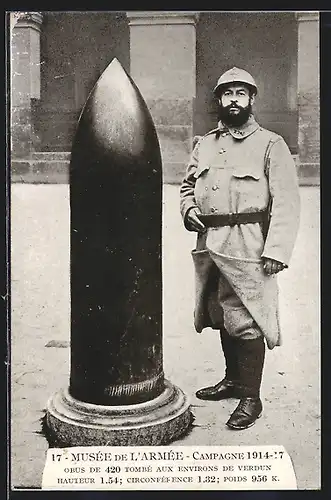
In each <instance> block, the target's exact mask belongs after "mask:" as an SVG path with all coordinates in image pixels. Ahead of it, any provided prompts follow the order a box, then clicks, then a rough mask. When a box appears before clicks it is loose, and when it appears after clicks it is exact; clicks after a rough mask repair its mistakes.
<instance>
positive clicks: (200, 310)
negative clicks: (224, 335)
mask: <svg viewBox="0 0 331 500" xmlns="http://www.w3.org/2000/svg"><path fill="white" fill-rule="evenodd" d="M192 207H198V208H199V209H200V210H201V212H202V213H203V214H229V213H236V212H256V211H265V213H266V218H265V223H264V224H260V223H253V224H244V225H239V226H233V227H230V226H224V227H217V228H208V229H207V232H206V233H204V234H198V237H197V244H196V248H195V249H194V250H193V251H192V257H193V262H194V266H195V279H196V301H195V310H194V324H195V328H196V330H197V332H201V331H202V330H203V329H204V328H205V327H207V326H211V327H212V328H222V327H223V326H224V325H223V321H222V318H223V311H222V308H221V306H220V304H219V303H218V301H217V286H219V283H218V284H217V281H218V280H217V273H218V272H220V273H221V275H222V276H223V277H225V278H226V280H227V281H228V283H229V284H230V285H231V287H232V288H233V290H234V291H235V293H236V294H237V295H238V297H239V298H240V300H241V301H242V303H243V304H244V306H245V307H246V308H247V309H248V311H249V312H250V314H251V316H252V317H253V319H254V320H255V321H256V323H257V325H258V326H259V327H260V329H261V331H262V333H263V335H264V337H265V338H266V342H267V345H268V347H269V348H270V349H272V348H273V347H274V346H275V345H280V344H281V336H280V328H279V316H278V286H277V277H276V276H275V275H271V276H268V275H266V273H265V272H264V269H263V265H262V259H261V257H269V258H271V259H275V260H277V261H279V262H282V263H284V264H285V266H286V267H287V266H288V264H289V262H290V258H291V254H292V251H293V247H294V243H295V240H296V236H297V231H298V227H299V215H300V198H299V187H298V178H297V173H296V168H295V163H294V161H293V158H292V155H291V153H290V151H289V148H288V146H287V145H286V143H285V141H284V139H283V138H282V137H281V136H279V135H277V134H275V133H274V132H271V131H269V130H266V129H264V128H262V127H261V126H259V124H258V123H257V122H256V121H255V119H254V117H253V116H252V115H251V116H250V118H249V120H248V122H247V123H246V124H245V125H244V126H242V127H239V128H227V127H225V126H224V125H223V124H222V123H221V122H220V123H219V127H218V128H217V129H215V130H212V131H210V132H209V133H207V134H206V135H205V136H203V137H202V138H200V139H199V141H198V142H197V144H196V146H195V147H194V150H193V153H192V155H191V158H190V161H189V164H188V167H187V171H186V175H185V177H184V179H183V182H182V185H181V188H180V210H181V215H182V217H183V220H184V224H185V227H186V228H187V229H189V230H190V227H189V226H188V224H187V220H186V214H187V212H188V210H189V209H190V208H192Z"/></svg>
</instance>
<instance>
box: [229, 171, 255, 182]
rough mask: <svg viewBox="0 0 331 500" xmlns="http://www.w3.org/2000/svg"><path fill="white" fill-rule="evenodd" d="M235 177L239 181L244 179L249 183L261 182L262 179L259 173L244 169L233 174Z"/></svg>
mask: <svg viewBox="0 0 331 500" xmlns="http://www.w3.org/2000/svg"><path fill="white" fill-rule="evenodd" d="M232 175H233V177H235V178H237V179H244V180H247V181H250V180H251V181H259V180H260V178H261V175H260V173H259V172H254V171H252V170H247V169H242V170H239V169H238V170H236V169H235V170H234V171H233V172H232Z"/></svg>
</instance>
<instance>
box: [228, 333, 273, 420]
mask: <svg viewBox="0 0 331 500" xmlns="http://www.w3.org/2000/svg"><path fill="white" fill-rule="evenodd" d="M237 356H238V371H239V383H240V385H239V387H238V389H237V391H238V393H239V394H240V398H241V399H240V401H239V404H238V406H237V408H236V409H235V410H234V412H233V413H232V415H231V417H230V418H229V420H228V421H227V423H226V425H227V426H228V427H230V428H231V429H247V428H248V427H251V426H252V425H254V424H255V422H256V420H257V419H258V418H259V417H260V416H261V414H262V401H261V399H260V387H261V380H262V371H263V366H264V358H265V344H264V338H263V337H258V338H257V339H254V340H237Z"/></svg>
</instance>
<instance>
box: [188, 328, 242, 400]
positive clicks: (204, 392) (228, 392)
mask: <svg viewBox="0 0 331 500" xmlns="http://www.w3.org/2000/svg"><path fill="white" fill-rule="evenodd" d="M220 338H221V345H222V349H223V354H224V359H225V377H224V378H223V380H221V381H220V382H218V384H216V385H212V386H209V387H204V388H203V389H200V390H198V391H197V392H196V393H195V395H196V397H197V398H199V399H204V400H209V401H220V400H221V399H228V398H235V397H236V384H235V380H237V378H238V370H237V356H236V350H235V347H236V346H235V343H236V339H234V338H232V337H231V336H230V335H229V334H228V332H227V331H226V330H225V329H221V330H220Z"/></svg>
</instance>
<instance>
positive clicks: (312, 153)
mask: <svg viewBox="0 0 331 500" xmlns="http://www.w3.org/2000/svg"><path fill="white" fill-rule="evenodd" d="M296 18H297V22H298V114H299V133H298V152H299V161H300V178H301V183H302V184H305V183H310V182H313V183H316V178H318V177H319V165H320V141H319V135H320V115H319V104H320V103H319V14H318V13H317V12H297V13H296Z"/></svg>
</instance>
